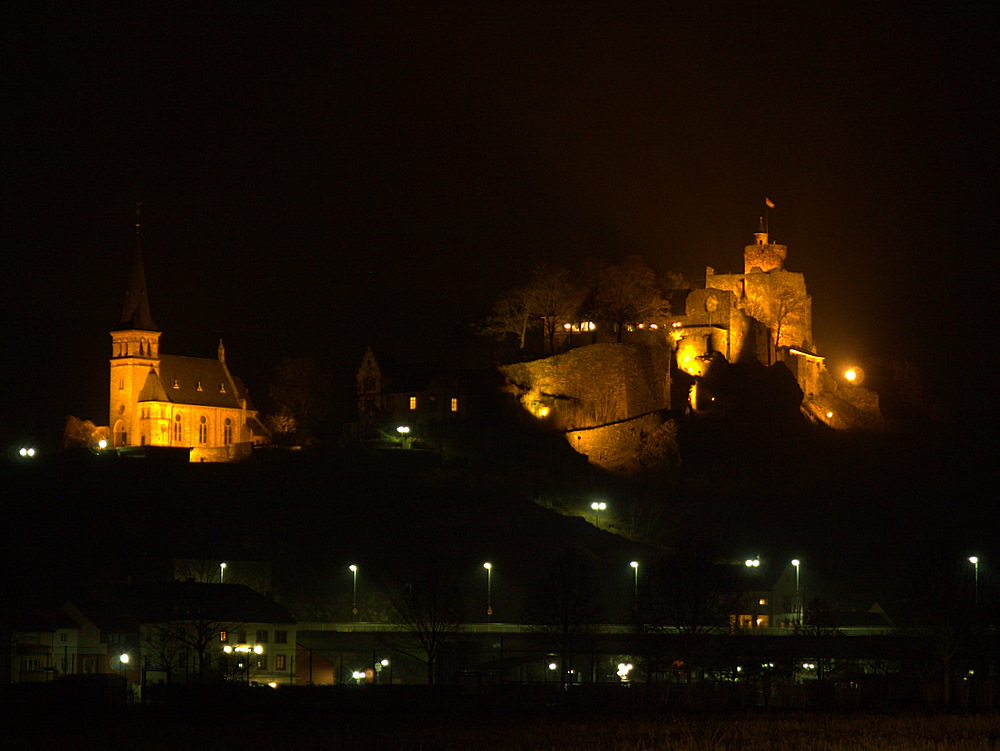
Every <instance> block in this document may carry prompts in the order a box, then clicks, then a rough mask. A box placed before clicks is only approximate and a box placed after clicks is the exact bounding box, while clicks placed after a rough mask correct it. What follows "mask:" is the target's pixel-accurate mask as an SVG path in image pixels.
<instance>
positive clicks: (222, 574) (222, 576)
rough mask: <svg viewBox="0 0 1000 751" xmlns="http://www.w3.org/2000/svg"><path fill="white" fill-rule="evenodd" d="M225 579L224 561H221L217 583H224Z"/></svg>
mask: <svg viewBox="0 0 1000 751" xmlns="http://www.w3.org/2000/svg"><path fill="white" fill-rule="evenodd" d="M225 581H226V562H225V561H223V562H222V563H220V564H219V583H220V584H224V583H225Z"/></svg>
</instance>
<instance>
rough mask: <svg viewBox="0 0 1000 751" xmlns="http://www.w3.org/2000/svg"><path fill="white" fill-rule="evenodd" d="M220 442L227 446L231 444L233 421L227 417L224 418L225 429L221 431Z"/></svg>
mask: <svg viewBox="0 0 1000 751" xmlns="http://www.w3.org/2000/svg"><path fill="white" fill-rule="evenodd" d="M222 440H223V442H224V443H225V444H226V445H227V446H229V445H230V444H232V442H233V421H232V420H230V419H229V418H228V417H227V418H226V422H225V427H224V428H223V431H222Z"/></svg>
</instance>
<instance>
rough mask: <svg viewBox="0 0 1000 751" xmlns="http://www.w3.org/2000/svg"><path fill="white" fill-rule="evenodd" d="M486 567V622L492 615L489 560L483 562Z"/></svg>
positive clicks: (491, 572)
mask: <svg viewBox="0 0 1000 751" xmlns="http://www.w3.org/2000/svg"><path fill="white" fill-rule="evenodd" d="M483 568H484V569H486V622H487V623H489V622H490V619H491V618H492V617H493V606H492V604H491V602H490V597H491V590H492V588H493V564H492V563H490V562H489V561H486V563H484V564H483Z"/></svg>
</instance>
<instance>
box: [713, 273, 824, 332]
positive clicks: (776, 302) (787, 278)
mask: <svg viewBox="0 0 1000 751" xmlns="http://www.w3.org/2000/svg"><path fill="white" fill-rule="evenodd" d="M706 285H708V286H709V287H714V288H717V289H722V290H727V291H729V292H732V293H733V295H734V296H735V298H736V307H737V308H739V309H740V310H742V311H743V312H745V313H746V314H747V315H748V316H750V317H752V318H754V319H756V320H758V321H760V322H761V323H763V324H765V325H766V326H768V328H770V329H771V332H772V334H773V333H775V332H777V331H778V329H779V328H780V334H779V335H780V339H781V340H780V341H778V342H776V343H775V344H776V346H778V347H802V348H804V349H807V350H811V349H812V346H813V339H812V298H811V297H810V296H809V294H808V293H807V292H806V280H805V276H804V275H802V274H801V273H798V272H793V271H783V270H774V271H768V272H754V273H749V274H712V273H710V274H708V275H707V279H706Z"/></svg>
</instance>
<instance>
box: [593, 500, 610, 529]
mask: <svg viewBox="0 0 1000 751" xmlns="http://www.w3.org/2000/svg"><path fill="white" fill-rule="evenodd" d="M590 507H591V508H592V509H594V524H595V525H596V526H597V528H598V529H600V528H601V512H602V511H604V509H606V508H607V507H608V504H606V503H605V502H604V501H594V502H593V503H591V504H590Z"/></svg>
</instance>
